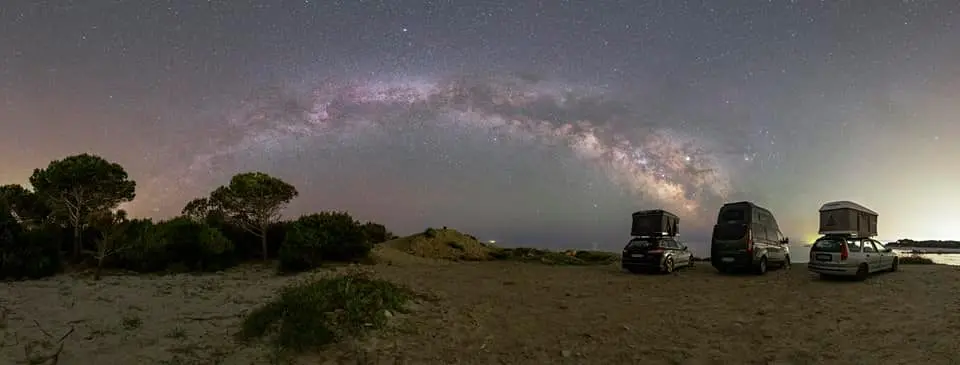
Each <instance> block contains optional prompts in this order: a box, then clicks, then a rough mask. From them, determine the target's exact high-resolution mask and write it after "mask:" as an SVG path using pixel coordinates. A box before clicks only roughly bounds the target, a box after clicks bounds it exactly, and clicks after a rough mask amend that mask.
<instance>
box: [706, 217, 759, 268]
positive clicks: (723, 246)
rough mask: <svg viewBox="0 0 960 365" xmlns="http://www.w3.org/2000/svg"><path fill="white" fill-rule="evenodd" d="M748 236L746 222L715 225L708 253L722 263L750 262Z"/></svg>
mask: <svg viewBox="0 0 960 365" xmlns="http://www.w3.org/2000/svg"><path fill="white" fill-rule="evenodd" d="M749 236H750V226H749V225H747V224H736V223H734V224H718V225H715V226H713V239H712V244H711V245H710V251H711V252H710V255H711V256H713V257H715V258H716V259H718V260H720V262H722V263H724V264H747V263H749V262H750V253H749V251H748V250H747V242H748V241H749V239H748V238H749Z"/></svg>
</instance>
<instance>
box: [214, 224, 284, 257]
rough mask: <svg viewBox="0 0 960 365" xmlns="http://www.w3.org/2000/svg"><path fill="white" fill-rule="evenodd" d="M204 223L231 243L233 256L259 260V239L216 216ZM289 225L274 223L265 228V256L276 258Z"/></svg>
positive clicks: (260, 253) (260, 254)
mask: <svg viewBox="0 0 960 365" xmlns="http://www.w3.org/2000/svg"><path fill="white" fill-rule="evenodd" d="M206 222H207V224H209V225H210V226H211V227H213V228H216V229H217V230H219V231H220V232H221V233H223V235H224V236H225V237H226V238H227V239H228V240H230V242H233V245H234V256H236V257H238V258H241V259H254V258H261V256H262V255H263V253H262V252H261V250H262V248H261V242H260V237H257V236H256V235H254V234H253V233H250V232H249V231H247V230H245V229H243V228H242V227H240V226H238V225H236V224H233V223H230V222H229V221H226V220H224V219H223V218H222V217H219V216H216V215H212V216H210V217H208V218H207V220H206ZM289 225H290V222H275V223H272V224H270V226H269V227H267V254H268V255H269V256H271V257H277V255H278V253H279V251H280V244H281V243H282V242H283V240H284V237H285V235H286V231H287V229H288V226H289Z"/></svg>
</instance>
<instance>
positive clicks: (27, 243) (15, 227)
mask: <svg viewBox="0 0 960 365" xmlns="http://www.w3.org/2000/svg"><path fill="white" fill-rule="evenodd" d="M51 233H52V232H51V231H47V230H44V229H42V227H41V229H34V230H24V229H23V227H22V226H21V225H20V223H19V222H17V220H16V219H15V218H14V217H13V216H12V215H11V214H10V210H9V209H7V208H5V207H0V278H2V279H15V280H20V279H38V278H42V277H47V276H51V275H54V274H56V273H58V272H59V271H60V269H61V268H62V263H61V260H60V249H59V242H58V241H56V239H55V237H53V236H52V235H51Z"/></svg>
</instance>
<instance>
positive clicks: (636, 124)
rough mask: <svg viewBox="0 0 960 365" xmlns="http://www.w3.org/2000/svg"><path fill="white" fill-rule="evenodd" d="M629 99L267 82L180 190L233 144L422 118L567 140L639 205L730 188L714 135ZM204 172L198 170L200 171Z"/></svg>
mask: <svg viewBox="0 0 960 365" xmlns="http://www.w3.org/2000/svg"><path fill="white" fill-rule="evenodd" d="M633 108H635V105H632V104H631V103H630V102H629V101H625V100H620V99H618V98H617V95H615V94H614V93H611V92H608V91H604V90H598V89H596V88H587V87H579V86H571V85H564V84H559V83H548V82H542V81H531V80H525V79H521V78H515V77H508V78H504V77H499V78H495V77H485V78H476V77H457V78H436V79H425V78H406V79H402V80H391V81H369V80H363V81H351V82H325V83H322V84H321V85H320V86H318V87H315V88H313V89H312V90H309V91H294V90H292V89H284V88H272V89H268V90H261V92H258V93H256V94H255V96H254V97H252V98H250V99H249V100H247V101H245V102H244V103H243V104H242V105H241V106H240V107H239V108H237V109H236V110H235V111H234V112H233V113H232V114H231V115H230V116H229V117H228V118H227V119H228V121H229V125H228V126H226V127H225V128H226V129H227V132H226V133H223V134H221V138H220V139H219V140H216V141H214V142H213V144H212V146H210V147H209V148H208V149H207V150H206V151H204V152H202V153H200V154H199V155H197V157H196V158H195V159H194V160H193V162H192V164H191V165H190V166H189V167H188V169H187V172H185V173H184V175H183V177H181V178H178V179H177V180H178V183H179V184H180V187H181V190H182V189H184V188H190V185H191V184H197V183H198V182H197V181H199V180H197V179H199V178H202V177H204V176H207V175H211V174H214V175H217V174H223V173H232V172H230V171H219V170H218V167H217V166H218V164H217V162H218V160H221V159H224V158H229V156H230V155H232V154H235V153H237V152H239V151H247V150H251V149H254V150H260V151H264V152H265V153H270V151H271V150H272V149H273V148H275V147H276V146H280V145H285V144H288V143H290V142H289V141H291V140H292V139H296V141H298V142H296V143H310V141H312V140H314V141H315V140H316V139H317V138H318V137H323V136H326V137H329V136H333V137H338V138H363V137H364V136H365V135H369V134H373V133H377V132H378V131H381V130H383V129H384V128H401V129H408V130H409V129H411V128H419V126H422V125H424V124H429V125H432V126H434V127H439V128H441V129H448V130H458V131H460V132H465V133H492V135H495V136H498V137H496V138H509V139H513V140H520V141H524V142H525V143H536V144H546V145H553V146H557V145H559V146H565V147H566V148H569V149H570V150H571V151H572V152H573V153H574V154H575V156H577V157H578V158H579V159H580V160H581V161H582V163H583V164H584V168H587V167H590V166H591V165H593V166H597V167H599V168H600V169H601V170H602V171H604V173H605V175H606V176H607V178H609V179H610V180H611V181H612V182H614V183H615V184H616V185H617V186H620V187H621V188H622V189H624V191H626V192H627V193H629V195H630V196H632V197H633V198H634V199H635V200H636V201H637V202H638V203H642V204H640V205H639V206H644V207H648V208H654V207H660V208H666V209H670V210H674V211H678V212H681V213H683V214H685V215H687V216H693V217H696V216H699V215H701V214H707V213H709V212H708V211H707V210H706V208H710V209H712V208H714V207H713V205H715V204H719V203H720V202H721V201H723V200H725V199H727V198H728V197H729V196H730V195H731V193H733V191H732V183H731V178H730V172H729V170H731V168H732V167H731V165H732V164H731V161H736V160H737V159H738V158H739V159H740V161H741V162H742V155H735V154H724V153H720V152H718V151H720V150H719V149H717V148H715V147H714V146H712V145H711V144H710V143H711V141H708V140H704V139H702V138H696V137H694V136H692V135H689V134H686V133H684V131H682V130H678V129H674V128H671V127H669V126H664V125H662V123H651V122H649V121H643V120H640V119H638V118H639V117H637V115H638V113H637V112H636V111H635V110H633ZM201 180H202V179H201Z"/></svg>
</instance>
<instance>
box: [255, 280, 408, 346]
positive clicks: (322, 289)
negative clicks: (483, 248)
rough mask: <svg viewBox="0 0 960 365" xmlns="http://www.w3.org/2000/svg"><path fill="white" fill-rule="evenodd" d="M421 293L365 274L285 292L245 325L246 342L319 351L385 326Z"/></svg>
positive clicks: (322, 281) (306, 285) (292, 288)
mask: <svg viewBox="0 0 960 365" xmlns="http://www.w3.org/2000/svg"><path fill="white" fill-rule="evenodd" d="M416 296H417V295H416V294H415V293H414V292H413V291H412V290H410V289H408V288H406V287H403V286H400V285H397V284H394V283H391V282H389V281H384V280H378V279H373V278H370V277H368V276H366V275H363V274H347V275H342V276H337V277H333V278H327V279H321V280H318V281H314V282H311V283H306V284H301V285H297V286H292V287H289V288H285V289H283V290H282V291H281V292H280V294H279V296H278V297H277V298H276V299H275V300H273V301H272V302H269V303H267V304H265V305H263V306H261V307H259V308H257V309H255V310H253V311H252V312H250V314H249V315H248V316H247V317H246V319H245V320H244V322H243V327H242V330H241V331H240V333H239V334H238V337H239V338H240V339H241V340H252V339H263V338H265V337H267V338H269V343H271V344H272V346H273V347H274V349H275V351H276V353H277V354H278V355H283V354H295V353H301V352H304V351H310V350H315V349H318V348H320V347H322V346H324V345H327V344H331V343H334V342H338V341H340V340H343V339H345V338H348V337H355V336H359V335H362V334H363V333H365V332H366V331H368V330H373V329H378V328H382V327H383V326H385V325H386V324H387V320H388V318H389V317H390V316H392V314H393V313H397V312H403V310H404V304H405V303H406V302H407V301H409V300H412V299H414V297H416Z"/></svg>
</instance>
